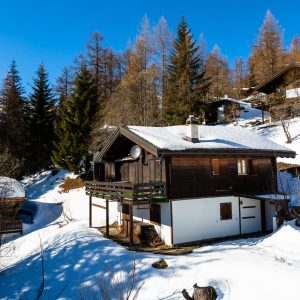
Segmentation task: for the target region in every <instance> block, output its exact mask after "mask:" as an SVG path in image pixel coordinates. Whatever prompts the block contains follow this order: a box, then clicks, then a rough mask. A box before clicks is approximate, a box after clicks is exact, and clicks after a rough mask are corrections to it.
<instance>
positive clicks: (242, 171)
mask: <svg viewBox="0 0 300 300" xmlns="http://www.w3.org/2000/svg"><path fill="white" fill-rule="evenodd" d="M237 171H238V175H249V160H248V159H244V158H239V159H238V160H237Z"/></svg>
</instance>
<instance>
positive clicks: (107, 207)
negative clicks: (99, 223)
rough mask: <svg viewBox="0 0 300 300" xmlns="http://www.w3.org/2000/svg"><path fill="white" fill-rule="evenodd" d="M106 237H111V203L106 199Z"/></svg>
mask: <svg viewBox="0 0 300 300" xmlns="http://www.w3.org/2000/svg"><path fill="white" fill-rule="evenodd" d="M106 237H109V201H108V199H106Z"/></svg>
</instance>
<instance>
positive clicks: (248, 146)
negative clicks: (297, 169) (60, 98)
mask: <svg viewBox="0 0 300 300" xmlns="http://www.w3.org/2000/svg"><path fill="white" fill-rule="evenodd" d="M127 129H128V130H129V131H130V132H132V133H134V134H135V135H138V136H139V137H140V138H142V139H144V140H146V141H147V142H149V143H151V144H152V145H154V146H155V147H157V148H158V149H164V150H170V151H184V150H201V149H202V150H214V149H215V150H225V149H226V150H265V151H274V152H283V153H286V154H287V155H289V156H291V155H293V152H292V151H291V150H290V149H288V148H286V147H284V146H281V145H278V144H276V143H274V142H272V141H270V140H268V139H267V138H264V137H262V136H259V135H258V134H256V133H254V132H252V131H250V130H249V129H247V128H241V127H228V126H223V125H217V126H206V125H198V135H199V142H197V143H193V142H191V141H188V140H186V139H185V137H186V125H180V126H169V127H145V126H128V127H127Z"/></svg>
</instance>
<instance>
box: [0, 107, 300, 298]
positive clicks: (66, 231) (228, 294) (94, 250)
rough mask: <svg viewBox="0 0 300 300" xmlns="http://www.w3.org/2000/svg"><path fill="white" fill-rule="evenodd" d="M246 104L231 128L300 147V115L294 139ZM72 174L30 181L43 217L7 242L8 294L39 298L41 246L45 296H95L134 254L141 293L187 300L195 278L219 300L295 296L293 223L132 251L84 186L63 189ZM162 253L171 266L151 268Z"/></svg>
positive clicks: (0, 260)
mask: <svg viewBox="0 0 300 300" xmlns="http://www.w3.org/2000/svg"><path fill="white" fill-rule="evenodd" d="M243 105H244V107H245V111H244V112H243V113H242V114H241V117H240V118H239V119H237V122H236V123H235V124H229V125H224V126H229V127H230V126H241V127H243V128H244V130H250V131H254V132H256V133H257V134H259V135H261V136H264V137H266V138H269V139H270V140H272V141H274V142H277V143H278V144H280V145H283V146H286V147H288V148H290V149H293V150H294V151H296V152H299V151H300V150H299V149H300V138H299V137H300V131H299V128H300V126H299V125H300V118H297V119H293V120H292V121H291V122H290V132H291V135H292V138H293V142H292V143H291V144H286V143H285V137H284V133H283V130H282V128H281V126H280V125H279V124H272V126H270V125H258V126H252V124H253V123H254V122H255V121H257V120H260V118H261V112H260V111H259V110H256V109H253V108H251V107H250V106H249V104H247V103H243ZM241 139H242V137H241ZM278 160H279V161H282V162H286V163H292V164H295V163H296V164H300V159H299V155H297V157H296V159H284V158H279V159H278ZM280 176H281V177H282V176H283V177H282V178H284V180H282V181H283V182H290V183H291V184H292V189H291V191H292V194H293V195H294V196H296V195H297V193H298V188H297V187H298V180H297V179H296V178H292V177H291V175H290V174H287V173H281V175H280ZM66 177H71V178H73V177H74V175H73V174H72V173H69V172H66V171H59V172H58V173H56V172H51V171H48V172H43V173H41V174H37V175H35V176H32V177H28V178H25V179H24V180H23V185H24V187H25V190H26V195H27V197H28V200H29V203H30V205H31V206H32V207H33V208H34V210H35V211H36V215H35V218H34V223H33V224H30V225H29V224H25V226H24V227H25V228H24V234H23V235H22V236H16V237H13V238H10V239H8V240H6V242H5V244H4V245H3V248H2V251H1V253H0V255H1V256H0V270H2V272H1V273H0V298H1V299H20V298H22V299H33V298H35V296H36V294H37V290H38V288H39V286H40V284H41V281H42V276H41V274H42V271H41V270H42V258H41V257H42V256H41V250H42V251H43V253H44V256H43V257H44V266H45V290H44V294H43V296H42V299H48V298H49V299H56V298H58V299H80V297H81V296H80V295H82V293H83V292H84V294H85V296H86V298H87V299H88V298H90V297H92V293H94V292H95V291H96V292H97V282H99V278H104V277H105V276H107V275H108V274H110V273H111V272H113V273H114V276H117V277H118V276H119V277H118V278H124V276H125V277H126V275H124V274H127V273H128V272H130V270H131V264H132V262H133V260H135V261H136V263H137V274H136V275H137V281H138V283H139V284H143V286H142V289H141V291H140V294H139V297H138V299H143V300H148V299H149V300H151V299H181V291H182V289H184V288H185V289H187V290H188V291H191V289H192V285H193V284H194V283H195V282H197V283H198V285H200V286H204V285H212V286H214V287H215V288H216V290H217V293H218V299H230V300H235V299H237V300H240V299H294V298H295V294H296V293H297V286H298V278H300V252H299V249H300V229H299V228H297V227H295V226H294V223H293V222H289V223H286V224H284V226H282V227H281V228H280V229H279V230H278V231H277V232H275V233H274V234H271V235H269V236H266V237H264V238H251V239H244V240H236V241H228V242H224V243H219V244H215V245H211V246H207V247H202V248H198V249H195V250H194V251H193V253H192V254H188V255H178V256H162V255H155V254H149V253H137V252H131V251H128V250H126V249H125V248H123V247H122V246H120V245H118V244H116V243H115V242H113V241H111V240H108V239H106V238H104V237H103V236H102V235H101V233H100V232H99V231H98V230H97V229H91V228H89V226H88V197H87V196H86V195H85V191H84V189H83V188H78V189H74V190H70V191H69V192H67V193H65V192H63V191H62V189H61V188H60V187H59V185H60V184H61V183H62V182H63V181H64V179H65V178H66ZM285 177H286V178H287V179H286V178H285ZM295 199H296V198H295ZM97 201H98V204H102V205H103V203H101V200H96V199H95V200H94V202H97ZM295 201H298V198H297V199H296V200H295ZM110 207H111V209H110V220H111V222H114V221H115V220H116V204H115V203H113V204H111V206H110ZM104 224H105V211H104V210H102V209H100V208H97V207H94V209H93V225H94V226H95V227H96V226H103V225H104ZM160 258H164V259H165V260H166V261H167V263H168V265H169V268H168V269H166V270H157V269H153V268H152V267H151V264H152V263H153V262H155V261H157V260H159V259H160ZM174 274H176V276H174ZM266 279H268V280H267V282H268V283H266ZM123 285H124V284H123ZM285 286H287V287H288V288H283V287H285Z"/></svg>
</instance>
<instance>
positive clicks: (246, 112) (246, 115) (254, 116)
mask: <svg viewBox="0 0 300 300" xmlns="http://www.w3.org/2000/svg"><path fill="white" fill-rule="evenodd" d="M238 103H239V104H240V106H241V107H242V108H243V110H242V111H241V113H240V117H239V118H237V121H238V124H239V125H245V124H247V123H249V121H250V122H255V121H261V119H262V112H261V110H260V109H257V108H253V107H251V103H249V102H244V101H238ZM264 117H265V119H267V118H268V117H269V113H268V112H264Z"/></svg>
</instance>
